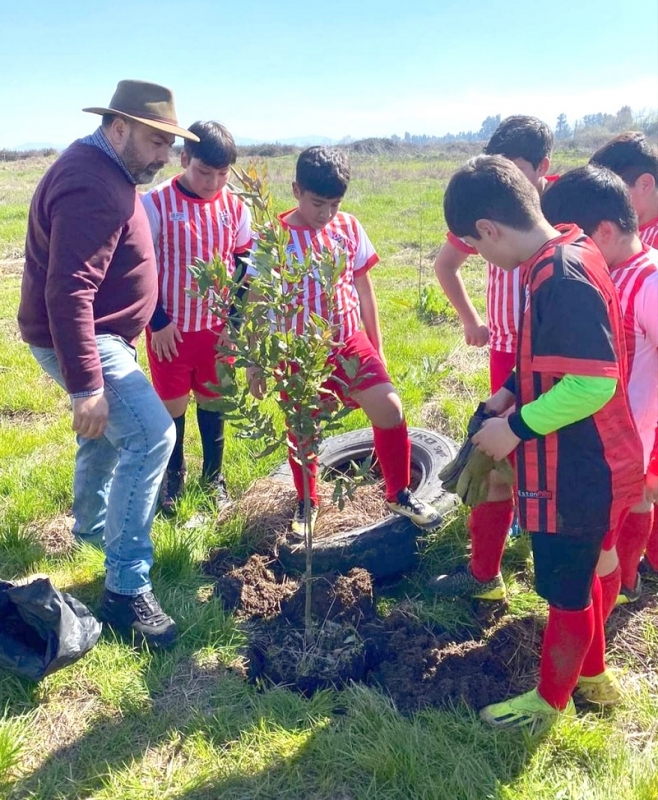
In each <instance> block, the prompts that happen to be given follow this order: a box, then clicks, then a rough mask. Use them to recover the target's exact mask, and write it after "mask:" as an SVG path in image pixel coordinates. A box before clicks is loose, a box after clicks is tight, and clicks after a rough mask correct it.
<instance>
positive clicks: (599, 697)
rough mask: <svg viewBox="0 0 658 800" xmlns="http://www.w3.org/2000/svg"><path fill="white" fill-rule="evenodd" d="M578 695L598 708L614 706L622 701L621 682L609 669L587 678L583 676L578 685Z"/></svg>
mask: <svg viewBox="0 0 658 800" xmlns="http://www.w3.org/2000/svg"><path fill="white" fill-rule="evenodd" d="M576 695H577V696H578V697H579V698H581V699H582V700H586V701H587V702H588V703H594V704H595V705H597V706H613V705H614V704H615V703H618V702H619V701H620V700H621V692H620V690H619V681H618V680H617V677H616V675H615V673H614V672H612V671H611V670H609V669H606V670H604V671H603V672H601V673H600V674H599V675H592V676H591V677H587V678H586V677H585V676H584V675H581V676H580V678H578V683H577V685H576Z"/></svg>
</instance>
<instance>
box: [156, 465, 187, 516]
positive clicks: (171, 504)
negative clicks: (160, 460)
mask: <svg viewBox="0 0 658 800" xmlns="http://www.w3.org/2000/svg"><path fill="white" fill-rule="evenodd" d="M186 475H187V470H186V469H185V467H183V469H181V470H178V471H175V470H169V469H168V470H165V474H164V477H163V478H162V484H161V486H160V497H159V503H160V510H161V511H162V513H163V514H164V515H165V516H166V517H171V516H172V515H173V514H174V512H175V510H176V502H177V501H178V500H179V499H180V498H181V496H182V494H183V489H184V487H185V476H186Z"/></svg>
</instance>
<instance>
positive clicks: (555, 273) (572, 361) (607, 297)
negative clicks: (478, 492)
mask: <svg viewBox="0 0 658 800" xmlns="http://www.w3.org/2000/svg"><path fill="white" fill-rule="evenodd" d="M558 227H559V230H560V236H559V237H557V238H554V239H551V240H550V241H548V242H547V243H546V244H545V245H544V246H543V247H542V248H541V249H540V250H539V251H538V252H537V253H535V255H534V256H533V257H532V258H531V259H529V261H527V262H525V263H524V264H522V265H521V266H520V270H521V286H522V308H521V314H520V318H519V330H518V350H517V380H516V394H517V397H516V401H517V408H521V407H522V406H523V405H524V404H526V403H530V402H532V401H533V400H536V399H537V398H538V397H540V396H541V395H542V394H544V393H545V392H547V391H549V389H551V387H553V386H554V385H555V384H556V383H557V382H558V381H559V380H560V379H561V378H562V377H564V376H565V375H568V374H569V375H579V376H591V377H611V378H616V379H618V380H617V387H616V390H615V394H614V396H613V398H612V399H611V400H610V401H609V402H608V403H606V405H605V406H603V408H601V409H600V410H599V411H597V412H596V413H595V414H592V415H590V416H587V417H585V418H584V419H581V420H580V421H578V422H574V423H572V424H571V425H567V426H565V427H563V428H560V429H558V430H557V431H555V432H553V433H550V434H548V435H546V436H539V437H538V438H536V439H531V440H529V441H525V442H522V443H521V445H520V446H519V450H518V467H517V469H518V496H519V516H520V521H521V524H522V526H523V527H524V528H526V530H530V531H543V532H547V533H559V532H565V533H570V534H573V535H587V532H588V531H589V532H596V531H599V532H601V531H607V530H609V529H610V527H611V526H612V525H614V524H615V522H616V520H617V519H618V517H619V514H620V511H621V509H625V508H628V507H629V506H631V505H633V504H634V503H636V502H638V501H639V500H640V499H641V497H642V490H643V465H642V445H641V443H640V439H639V436H638V433H637V430H636V427H635V424H634V422H633V419H632V416H631V412H630V407H629V402H628V395H627V380H628V375H627V371H628V370H627V357H626V347H625V343H624V328H623V321H622V316H621V309H620V306H619V299H618V296H617V292H616V290H615V287H614V284H613V283H612V280H611V278H610V274H609V272H608V268H607V265H606V263H605V261H604V259H603V257H602V255H601V253H600V251H599V250H598V248H597V247H596V245H595V244H594V243H593V242H592V241H591V239H589V238H588V237H587V236H585V235H584V234H583V232H582V231H581V230H580V229H579V228H578V227H576V226H575V225H564V226H558Z"/></svg>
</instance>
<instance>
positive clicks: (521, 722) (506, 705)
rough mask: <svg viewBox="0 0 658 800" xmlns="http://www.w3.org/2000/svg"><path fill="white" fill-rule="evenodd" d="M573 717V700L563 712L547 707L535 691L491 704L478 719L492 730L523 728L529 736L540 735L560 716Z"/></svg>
mask: <svg viewBox="0 0 658 800" xmlns="http://www.w3.org/2000/svg"><path fill="white" fill-rule="evenodd" d="M563 714H564V715H567V716H575V714H576V707H575V706H574V704H573V700H572V699H571V698H569V703H568V705H567V707H566V708H565V709H564V711H560V709H558V708H554V707H553V706H552V705H549V704H548V703H547V702H546V700H544V698H543V697H542V696H541V695H540V694H539V692H538V691H537V689H533V690H532V691H531V692H526V693H525V694H521V695H519V696H518V697H513V698H512V699H511V700H505V701H504V702H502V703H493V705H490V706H485V707H484V708H483V709H482V711H480V719H481V720H482V721H483V722H486V723H487V724H489V725H493V727H494V728H500V729H503V728H504V729H514V728H523V729H525V730H527V731H528V732H529V733H530V734H535V733H540V732H541V731H543V730H546V728H548V727H550V726H551V725H552V724H553V723H554V722H556V721H557V720H558V719H559V718H560V716H561V715H563Z"/></svg>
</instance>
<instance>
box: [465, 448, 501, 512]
mask: <svg viewBox="0 0 658 800" xmlns="http://www.w3.org/2000/svg"><path fill="white" fill-rule="evenodd" d="M493 470H495V471H496V473H497V474H498V476H499V477H500V478H501V479H502V480H503V482H504V483H507V484H508V485H509V486H511V485H512V484H513V483H514V469H513V467H512V465H511V464H510V462H509V461H508V460H507V459H506V458H504V459H503V460H502V461H494V460H493V458H492V457H491V456H488V455H487V454H486V453H483V452H482V451H481V450H478V449H477V448H474V449H473V451H472V452H471V455H470V456H469V458H468V460H467V462H466V464H465V465H464V468H463V469H462V471H461V474H460V475H459V479H458V480H457V486H456V492H455V493H456V494H458V495H459V497H460V498H461V500H462V502H463V503H465V504H466V505H467V506H471V508H476V507H477V506H479V505H480V504H482V503H484V502H485V501H486V499H487V496H488V494H489V476H490V474H491V472H492V471H493Z"/></svg>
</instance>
